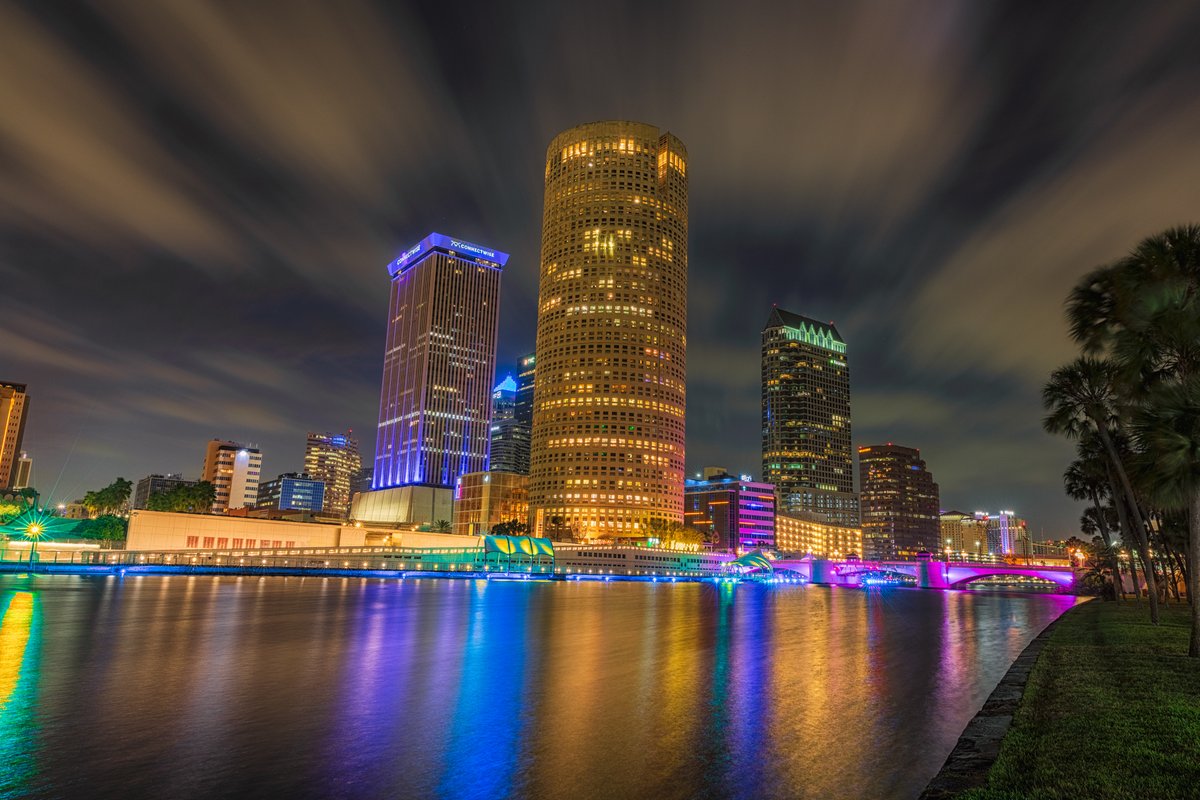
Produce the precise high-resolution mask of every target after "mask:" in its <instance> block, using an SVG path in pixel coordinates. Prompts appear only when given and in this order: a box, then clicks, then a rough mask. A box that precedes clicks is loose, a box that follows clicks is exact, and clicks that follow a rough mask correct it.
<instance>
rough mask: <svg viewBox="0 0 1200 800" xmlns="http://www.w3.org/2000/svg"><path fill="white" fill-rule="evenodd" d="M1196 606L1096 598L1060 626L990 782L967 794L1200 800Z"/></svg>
mask: <svg viewBox="0 0 1200 800" xmlns="http://www.w3.org/2000/svg"><path fill="white" fill-rule="evenodd" d="M1187 643H1188V610H1187V608H1186V607H1181V606H1174V605H1172V606H1164V607H1163V609H1162V624H1161V625H1159V627H1158V628H1155V627H1154V626H1153V625H1151V624H1150V621H1149V614H1148V612H1147V611H1146V606H1145V604H1144V603H1143V605H1142V606H1141V607H1137V606H1134V605H1132V604H1128V603H1123V604H1121V605H1120V606H1118V605H1117V604H1115V603H1111V602H1110V603H1105V602H1102V601H1100V600H1094V601H1092V602H1090V603H1087V604H1086V605H1083V606H1080V607H1078V608H1076V609H1074V610H1072V611H1070V612H1069V613H1068V614H1067V616H1066V617H1064V618H1063V619H1062V621H1061V622H1059V624H1058V626H1057V627H1056V628H1055V629H1054V630H1053V631H1052V632H1051V634H1050V639H1049V641H1048V642H1047V643H1046V647H1045V649H1044V650H1042V654H1041V657H1040V658H1039V659H1038V661H1037V664H1036V665H1035V666H1034V668H1033V672H1032V673H1031V674H1030V677H1029V683H1028V684H1027V685H1026V687H1025V695H1024V698H1023V699H1022V701H1021V706H1020V708H1019V709H1018V711H1017V714H1016V716H1015V718H1014V719H1013V726H1012V728H1010V729H1009V732H1008V735H1007V736H1005V737H1004V740H1003V742H1002V743H1001V747H1000V757H999V758H998V759H997V760H996V763H995V764H994V765H993V766H992V769H991V771H990V772H989V773H988V783H987V786H986V787H985V788H982V789H973V790H971V791H969V792H967V793H965V794H963V795H961V796H960V797H961V798H962V800H1017V799H1018V798H1020V800H1026V799H1028V800H1037V799H1038V798H1045V799H1046V800H1049V799H1050V798H1064V800H1066V799H1067V798H1069V800H1106V798H1131V799H1133V798H1136V800H1156V799H1157V798H1162V800H1183V798H1200V661H1198V660H1196V659H1188V658H1187V657H1186V656H1185V655H1184V654H1185V653H1186V652H1187Z"/></svg>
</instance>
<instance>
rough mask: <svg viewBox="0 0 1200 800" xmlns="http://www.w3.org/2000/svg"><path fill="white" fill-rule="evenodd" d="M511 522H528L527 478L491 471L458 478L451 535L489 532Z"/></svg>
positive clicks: (526, 476) (516, 474) (515, 474)
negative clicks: (501, 524) (497, 526)
mask: <svg viewBox="0 0 1200 800" xmlns="http://www.w3.org/2000/svg"><path fill="white" fill-rule="evenodd" d="M514 521H515V522H519V523H520V524H522V525H527V524H528V522H529V476H528V475H520V474H518V473H515V472H500V471H497V470H491V471H489V472H470V473H467V474H466V475H463V476H461V477H460V478H459V479H458V486H457V487H455V490H454V518H453V525H452V528H451V529H452V531H453V532H454V533H456V534H460V535H466V536H474V535H480V534H485V533H491V531H492V528H494V527H495V526H496V525H498V524H500V523H502V522H514ZM509 533H510V535H511V534H513V533H515V532H513V531H510V532H509Z"/></svg>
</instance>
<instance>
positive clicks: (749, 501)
mask: <svg viewBox="0 0 1200 800" xmlns="http://www.w3.org/2000/svg"><path fill="white" fill-rule="evenodd" d="M683 520H684V524H686V525H687V526H688V527H691V528H695V529H696V530H698V531H700V532H701V533H703V534H705V536H706V538H708V539H709V540H710V541H711V542H712V547H713V549H714V550H742V551H748V550H755V549H764V550H769V549H772V548H774V546H775V487H774V486H772V485H771V484H769V483H758V482H755V481H752V480H750V476H749V475H741V476H737V475H729V474H728V473H726V472H725V471H724V470H720V469H714V468H709V469H707V470H705V472H704V474H703V477H701V478H697V479H695V480H688V481H686V482H685V484H684V489H683Z"/></svg>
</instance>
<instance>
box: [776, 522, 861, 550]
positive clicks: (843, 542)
mask: <svg viewBox="0 0 1200 800" xmlns="http://www.w3.org/2000/svg"><path fill="white" fill-rule="evenodd" d="M862 548H863V532H862V529H861V528H852V527H849V526H846V525H835V524H833V523H831V522H829V521H827V520H826V519H824V518H822V517H821V515H819V514H815V513H807V512H798V513H796V514H776V515H775V549H776V550H778V551H779V552H780V553H784V554H787V555H794V556H800V557H803V556H807V555H811V556H813V557H815V558H829V559H842V558H847V557H849V556H861V555H862Z"/></svg>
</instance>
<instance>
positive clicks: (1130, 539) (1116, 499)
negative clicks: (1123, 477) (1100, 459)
mask: <svg viewBox="0 0 1200 800" xmlns="http://www.w3.org/2000/svg"><path fill="white" fill-rule="evenodd" d="M1108 480H1109V483H1111V484H1114V485H1113V490H1114V491H1113V507H1114V508H1115V509H1117V524H1119V525H1120V526H1121V541H1123V542H1124V543H1125V546H1126V547H1128V548H1129V578H1130V581H1131V583H1132V585H1133V599H1134V600H1136V601H1137V604H1138V605H1139V606H1140V605H1141V604H1142V589H1141V587H1140V586H1139V585H1138V579H1137V566H1136V565H1135V563H1134V562H1135V561H1136V560H1137V558H1136V556H1134V554H1133V553H1134V551H1135V550H1136V549H1137V547H1136V545H1137V541H1136V540H1135V539H1134V536H1133V533H1132V532H1130V530H1129V527H1130V526H1129V514H1128V513H1126V511H1125V504H1124V503H1122V502H1121V496H1120V495H1119V494H1116V488H1117V487H1116V485H1115V484H1116V481H1115V480H1114V479H1113V474H1112V467H1109V469H1108Z"/></svg>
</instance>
